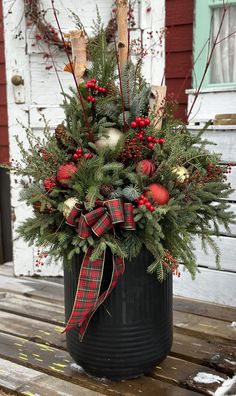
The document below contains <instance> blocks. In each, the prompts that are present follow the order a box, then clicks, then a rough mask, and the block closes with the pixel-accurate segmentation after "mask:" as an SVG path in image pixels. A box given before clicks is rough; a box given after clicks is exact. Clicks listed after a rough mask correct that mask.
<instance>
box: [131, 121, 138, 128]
mask: <svg viewBox="0 0 236 396" xmlns="http://www.w3.org/2000/svg"><path fill="white" fill-rule="evenodd" d="M130 126H131V128H137V126H138V125H137V122H135V121H132V122H131V124H130Z"/></svg>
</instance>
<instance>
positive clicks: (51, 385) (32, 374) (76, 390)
mask: <svg viewBox="0 0 236 396" xmlns="http://www.w3.org/2000/svg"><path fill="white" fill-rule="evenodd" d="M0 386H3V387H4V388H5V389H10V390H14V391H16V392H19V393H20V394H25V395H31V396H34V395H35V396H36V394H37V395H40V396H48V395H50V396H56V395H58V396H59V395H60V396H61V395H62V394H64V395H66V396H75V395H77V394H79V395H80V396H100V395H102V393H100V392H95V391H92V390H90V389H86V388H83V387H81V386H79V385H75V384H72V383H70V382H67V381H64V380H61V379H59V378H57V380H56V381H55V379H54V378H53V377H50V376H49V375H48V374H44V373H40V372H39V371H36V370H33V369H30V368H27V367H24V366H21V365H19V364H16V363H12V362H9V361H8V360H4V359H1V358H0Z"/></svg>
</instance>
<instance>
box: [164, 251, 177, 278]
mask: <svg viewBox="0 0 236 396" xmlns="http://www.w3.org/2000/svg"><path fill="white" fill-rule="evenodd" d="M163 266H164V267H165V268H169V269H171V272H172V273H173V274H174V275H177V276H178V277H180V272H179V269H178V268H179V265H178V263H177V259H176V258H175V257H173V256H172V254H171V253H170V252H169V251H168V250H166V252H165V256H164V259H163Z"/></svg>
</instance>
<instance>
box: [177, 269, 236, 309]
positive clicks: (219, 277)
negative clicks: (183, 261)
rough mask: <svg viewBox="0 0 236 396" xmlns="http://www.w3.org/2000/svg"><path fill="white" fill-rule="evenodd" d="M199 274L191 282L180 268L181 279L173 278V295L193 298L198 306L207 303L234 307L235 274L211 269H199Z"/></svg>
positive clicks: (235, 291) (235, 295) (186, 273)
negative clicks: (197, 302) (203, 302)
mask: <svg viewBox="0 0 236 396" xmlns="http://www.w3.org/2000/svg"><path fill="white" fill-rule="evenodd" d="M199 270H200V273H198V274H197V275H196V279H195V280H192V278H191V275H190V274H189V272H188V271H185V270H184V268H183V266H182V265H181V266H180V272H181V277H180V278H177V277H174V294H175V295H177V296H182V297H186V298H190V299H192V298H195V299H196V300H199V304H201V302H202V300H203V301H208V302H210V303H215V304H223V305H226V306H231V307H235V301H236V288H235V285H236V273H233V272H229V271H218V270H214V269H211V268H199Z"/></svg>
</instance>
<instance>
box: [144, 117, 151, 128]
mask: <svg viewBox="0 0 236 396" xmlns="http://www.w3.org/2000/svg"><path fill="white" fill-rule="evenodd" d="M144 122H145V125H147V126H148V125H150V123H151V121H150V119H149V118H145V119H144Z"/></svg>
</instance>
